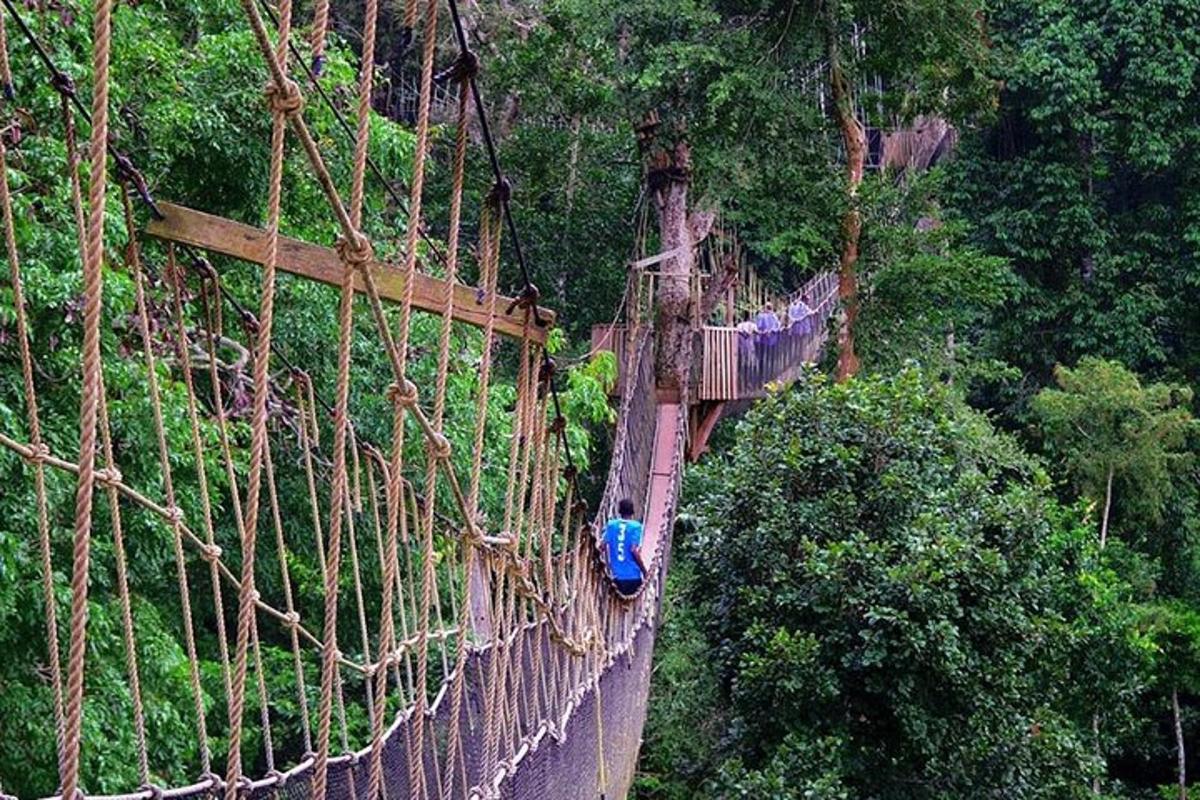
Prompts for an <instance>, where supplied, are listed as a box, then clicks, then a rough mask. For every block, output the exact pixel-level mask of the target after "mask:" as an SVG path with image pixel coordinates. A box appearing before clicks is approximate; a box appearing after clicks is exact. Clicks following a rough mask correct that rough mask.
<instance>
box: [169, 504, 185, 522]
mask: <svg viewBox="0 0 1200 800" xmlns="http://www.w3.org/2000/svg"><path fill="white" fill-rule="evenodd" d="M167 522H169V523H171V524H172V525H182V524H183V509H182V508H180V507H179V506H171V507H170V508H168V509H167Z"/></svg>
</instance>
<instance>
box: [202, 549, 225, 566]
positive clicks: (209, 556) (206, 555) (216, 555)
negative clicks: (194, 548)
mask: <svg viewBox="0 0 1200 800" xmlns="http://www.w3.org/2000/svg"><path fill="white" fill-rule="evenodd" d="M200 557H201V558H203V559H204V560H205V561H207V562H208V563H210V564H215V563H216V562H217V561H219V560H220V558H221V548H220V547H219V546H218V545H215V544H206V545H203V546H201V548H200Z"/></svg>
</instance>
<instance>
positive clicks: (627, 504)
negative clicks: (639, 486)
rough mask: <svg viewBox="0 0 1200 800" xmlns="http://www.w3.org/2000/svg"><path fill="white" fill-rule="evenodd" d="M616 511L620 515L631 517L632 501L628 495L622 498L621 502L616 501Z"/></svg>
mask: <svg viewBox="0 0 1200 800" xmlns="http://www.w3.org/2000/svg"><path fill="white" fill-rule="evenodd" d="M617 513H618V514H620V515H621V516H622V517H632V516H633V501H632V500H630V499H629V498H628V497H625V498H622V500H621V502H619V503H617Z"/></svg>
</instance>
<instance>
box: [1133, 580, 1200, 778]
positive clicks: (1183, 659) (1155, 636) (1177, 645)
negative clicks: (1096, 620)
mask: <svg viewBox="0 0 1200 800" xmlns="http://www.w3.org/2000/svg"><path fill="white" fill-rule="evenodd" d="M1140 625H1141V627H1142V628H1143V629H1144V630H1145V631H1146V633H1147V635H1148V637H1149V639H1150V641H1151V642H1152V643H1153V645H1154V650H1155V664H1154V672H1153V675H1154V680H1155V683H1156V684H1157V685H1156V688H1158V689H1159V690H1160V691H1161V692H1163V693H1164V694H1165V695H1166V696H1168V697H1169V698H1170V707H1171V728H1172V734H1173V737H1172V738H1173V739H1174V746H1175V748H1174V749H1175V764H1176V766H1175V774H1176V778H1177V782H1178V795H1177V796H1178V797H1179V799H1180V800H1187V796H1188V790H1187V749H1186V741H1185V738H1184V715H1183V712H1182V709H1181V706H1180V700H1179V696H1180V694H1181V693H1184V692H1186V693H1188V694H1190V695H1192V696H1195V695H1197V694H1200V612H1198V611H1197V610H1196V609H1195V608H1194V607H1192V606H1190V605H1188V604H1185V603H1179V602H1168V603H1159V604H1156V605H1151V606H1148V607H1147V608H1146V609H1145V611H1144V612H1143V615H1142V619H1141V621H1140Z"/></svg>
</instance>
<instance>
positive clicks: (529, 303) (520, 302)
mask: <svg viewBox="0 0 1200 800" xmlns="http://www.w3.org/2000/svg"><path fill="white" fill-rule="evenodd" d="M541 299H542V291H541V290H540V289H538V287H537V286H536V285H534V284H532V283H527V284H525V288H524V289H522V290H521V293H520V294H519V295H517V297H516V299H514V300H513V301H512V302H511V303H509V304H508V310H507V311H505V312H504V313H506V314H511V313H513V312H514V311H516V310H517V309H518V308H527V309H532V310H533V312H534V316H537V304H538V301H539V300H541Z"/></svg>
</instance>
